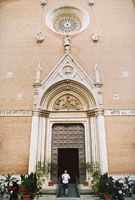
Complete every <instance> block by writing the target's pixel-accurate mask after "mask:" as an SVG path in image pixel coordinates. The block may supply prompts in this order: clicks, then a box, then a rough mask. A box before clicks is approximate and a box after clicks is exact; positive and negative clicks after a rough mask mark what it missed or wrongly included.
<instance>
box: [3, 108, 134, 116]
mask: <svg viewBox="0 0 135 200" xmlns="http://www.w3.org/2000/svg"><path fill="white" fill-rule="evenodd" d="M52 112H56V113H57V112H59V111H52ZM61 112H62V111H61ZM65 112H68V111H65ZM71 112H73V111H71ZM75 112H80V111H75ZM82 112H85V111H82ZM49 113H50V111H48V110H43V109H41V108H33V109H29V110H25V109H19V110H17V109H9V110H0V117H32V116H34V115H35V116H36V115H37V116H41V117H49ZM86 113H87V116H88V117H91V116H99V115H104V116H135V109H103V108H95V109H92V110H88V111H86Z"/></svg>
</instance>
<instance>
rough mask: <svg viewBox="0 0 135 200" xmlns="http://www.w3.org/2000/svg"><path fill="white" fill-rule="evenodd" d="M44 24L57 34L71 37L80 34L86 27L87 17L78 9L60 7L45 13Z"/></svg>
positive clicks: (69, 6)
mask: <svg viewBox="0 0 135 200" xmlns="http://www.w3.org/2000/svg"><path fill="white" fill-rule="evenodd" d="M46 23H47V26H48V27H49V28H50V29H51V30H52V31H54V32H56V33H58V34H64V35H71V34H76V33H80V32H81V31H83V30H84V29H85V28H86V27H87V26H88V24H89V15H88V13H87V12H86V11H85V10H83V9H82V8H80V7H75V6H71V5H62V6H59V7H56V8H53V9H52V10H50V11H49V12H48V13H47V15H46Z"/></svg>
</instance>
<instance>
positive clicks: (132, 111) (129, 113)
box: [104, 109, 135, 116]
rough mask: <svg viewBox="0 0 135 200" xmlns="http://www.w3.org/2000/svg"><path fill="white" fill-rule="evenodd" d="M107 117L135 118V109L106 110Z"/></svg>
mask: <svg viewBox="0 0 135 200" xmlns="http://www.w3.org/2000/svg"><path fill="white" fill-rule="evenodd" d="M104 115H105V116H135V109H105V111H104Z"/></svg>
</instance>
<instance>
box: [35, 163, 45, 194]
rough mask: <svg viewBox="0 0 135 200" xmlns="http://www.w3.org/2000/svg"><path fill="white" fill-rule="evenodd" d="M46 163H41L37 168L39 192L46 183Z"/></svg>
mask: <svg viewBox="0 0 135 200" xmlns="http://www.w3.org/2000/svg"><path fill="white" fill-rule="evenodd" d="M45 173H46V172H45V163H44V162H43V163H42V162H41V161H39V162H38V163H37V166H36V176H37V190H38V192H39V191H40V190H41V188H42V185H43V184H44V183H45Z"/></svg>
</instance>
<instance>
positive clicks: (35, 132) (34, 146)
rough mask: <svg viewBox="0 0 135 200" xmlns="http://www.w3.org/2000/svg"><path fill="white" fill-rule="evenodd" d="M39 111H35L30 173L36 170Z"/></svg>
mask: <svg viewBox="0 0 135 200" xmlns="http://www.w3.org/2000/svg"><path fill="white" fill-rule="evenodd" d="M38 125H39V110H38V109H34V110H33V116H32V128H31V139H30V154H29V169H28V173H29V174H30V173H31V172H34V171H35V170H36V160H37V141H38Z"/></svg>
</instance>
